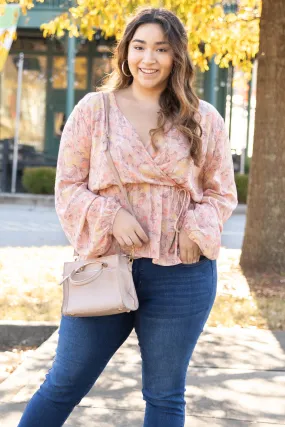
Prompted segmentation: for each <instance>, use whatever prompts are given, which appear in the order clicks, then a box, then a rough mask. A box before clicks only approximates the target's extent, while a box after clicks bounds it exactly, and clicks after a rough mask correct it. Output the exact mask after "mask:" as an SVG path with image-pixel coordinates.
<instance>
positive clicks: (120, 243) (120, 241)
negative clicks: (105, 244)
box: [116, 237, 125, 247]
mask: <svg viewBox="0 0 285 427" xmlns="http://www.w3.org/2000/svg"><path fill="white" fill-rule="evenodd" d="M116 239H117V242H118V243H119V245H120V246H121V247H124V246H125V242H124V240H123V239H122V238H121V237H117V238H116Z"/></svg>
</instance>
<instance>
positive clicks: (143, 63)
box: [128, 24, 173, 90]
mask: <svg viewBox="0 0 285 427" xmlns="http://www.w3.org/2000/svg"><path fill="white" fill-rule="evenodd" d="M128 66H129V69H130V71H131V73H132V75H133V78H134V83H135V84H138V85H139V86H141V87H143V88H145V89H161V90H163V89H164V88H165V87H166V85H167V80H168V78H169V75H170V73H171V70H172V67H173V50H172V48H171V46H170V44H169V43H168V40H167V37H166V36H165V34H164V32H163V30H162V27H161V26H160V25H159V24H143V25H141V26H139V27H138V28H137V30H136V32H135V33H134V36H133V38H132V40H131V41H130V44H129V49H128Z"/></svg>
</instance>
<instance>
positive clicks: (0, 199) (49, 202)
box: [0, 193, 54, 207]
mask: <svg viewBox="0 0 285 427" xmlns="http://www.w3.org/2000/svg"><path fill="white" fill-rule="evenodd" d="M0 204H7V205H32V206H43V207H54V196H53V195H43V194H26V193H16V194H11V193H0Z"/></svg>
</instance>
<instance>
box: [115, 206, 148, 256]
mask: <svg viewBox="0 0 285 427" xmlns="http://www.w3.org/2000/svg"><path fill="white" fill-rule="evenodd" d="M113 236H114V237H115V239H116V240H117V241H118V243H119V245H120V246H121V247H127V248H131V247H132V246H133V245H134V246H136V247H138V248H141V247H142V246H143V244H144V243H147V242H148V241H149V238H148V236H147V235H146V234H145V232H144V230H143V229H142V227H141V225H140V224H139V222H138V221H137V220H136V218H134V217H133V215H131V214H130V213H129V212H128V211H126V210H125V209H124V208H121V209H119V210H118V212H117V214H116V216H115V220H114V223H113Z"/></svg>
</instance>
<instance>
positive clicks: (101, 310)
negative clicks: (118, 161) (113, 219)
mask: <svg viewBox="0 0 285 427" xmlns="http://www.w3.org/2000/svg"><path fill="white" fill-rule="evenodd" d="M103 100H104V110H105V127H106V134H105V139H104V141H103V144H104V145H103V147H104V151H105V153H106V156H107V160H108V163H109V166H110V167H111V169H112V171H113V173H114V175H115V177H116V179H117V183H118V185H119V187H120V190H121V192H122V193H123V195H124V197H125V199H126V203H127V205H128V207H129V210H130V211H131V213H132V214H133V215H134V216H135V214H134V211H133V208H132V206H131V204H130V201H129V199H128V195H127V192H126V189H125V188H124V186H123V184H122V182H121V179H120V176H119V174H118V171H117V169H116V167H115V165H114V162H113V159H112V157H111V154H110V151H109V97H108V94H107V93H103ZM133 250H134V247H133ZM75 255H76V252H75ZM133 256H134V253H132V254H131V255H125V254H122V253H117V254H115V255H108V256H102V257H99V258H95V259H88V260H80V259H77V260H75V261H73V262H66V263H65V264H64V269H63V279H62V281H61V282H60V284H63V302H62V309H61V311H62V314H63V315H65V316H77V317H88V316H106V315H110V314H120V313H124V312H130V311H135V310H137V309H138V307H139V302H138V298H137V293H136V289H135V285H134V281H133V275H132V264H133Z"/></svg>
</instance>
